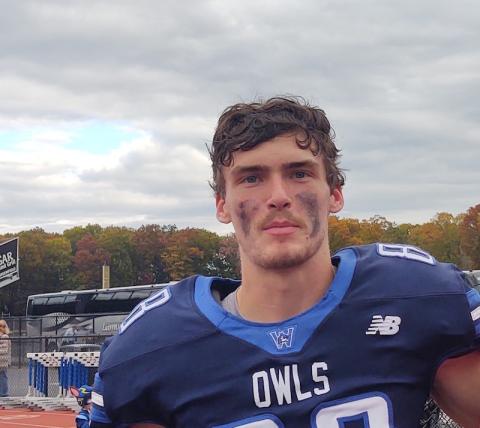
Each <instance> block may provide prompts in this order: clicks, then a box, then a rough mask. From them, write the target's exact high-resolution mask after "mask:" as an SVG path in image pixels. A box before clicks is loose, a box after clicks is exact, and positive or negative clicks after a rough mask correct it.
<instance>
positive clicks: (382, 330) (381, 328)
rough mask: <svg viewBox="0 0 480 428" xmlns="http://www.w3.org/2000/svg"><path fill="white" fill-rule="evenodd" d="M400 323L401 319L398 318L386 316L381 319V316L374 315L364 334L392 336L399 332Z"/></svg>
mask: <svg viewBox="0 0 480 428" xmlns="http://www.w3.org/2000/svg"><path fill="white" fill-rule="evenodd" d="M401 322H402V319H401V318H400V317H396V316H392V315H387V316H386V317H385V318H382V316H381V315H374V316H373V317H372V322H371V323H370V327H368V330H367V331H366V332H365V334H377V333H379V334H380V335H382V336H392V335H394V334H397V333H398V331H399V330H400V327H399V326H400V323H401Z"/></svg>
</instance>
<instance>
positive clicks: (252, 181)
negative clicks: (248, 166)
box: [243, 175, 258, 184]
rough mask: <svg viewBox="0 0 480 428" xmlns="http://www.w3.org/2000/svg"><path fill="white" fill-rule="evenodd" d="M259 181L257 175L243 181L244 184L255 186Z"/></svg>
mask: <svg viewBox="0 0 480 428" xmlns="http://www.w3.org/2000/svg"><path fill="white" fill-rule="evenodd" d="M257 181H258V177H257V176H256V175H249V176H248V177H245V178H244V179H243V182H244V183H248V184H255V183H256V182H257Z"/></svg>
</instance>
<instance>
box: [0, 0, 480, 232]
mask: <svg viewBox="0 0 480 428" xmlns="http://www.w3.org/2000/svg"><path fill="white" fill-rule="evenodd" d="M0 10H1V11H2V12H1V14H0V29H1V30H0V31H1V33H0V35H1V36H0V166H1V168H0V233H6V232H17V231H20V230H26V229H30V228H32V227H37V226H38V227H42V228H44V229H45V230H47V231H62V230H64V229H66V228H69V227H72V226H75V225H84V224H87V223H100V224H101V225H110V224H114V225H126V226H131V227H138V226H139V225H141V224H149V223H158V224H176V225H177V226H179V227H186V226H192V227H205V228H208V229H210V230H213V231H216V232H221V233H223V232H228V231H230V230H231V229H230V228H228V227H224V226H220V225H219V224H218V223H217V221H216V220H215V216H214V200H213V197H212V192H211V190H210V188H209V186H208V180H209V178H210V161H209V158H208V154H207V151H206V148H205V144H207V143H208V142H209V141H210V139H211V137H212V134H213V131H214V127H215V123H216V119H217V118H218V115H219V114H220V113H221V112H222V111H223V109H224V108H225V107H227V106H228V105H231V104H233V103H236V102H239V101H251V100H253V99H255V98H268V97H270V96H273V95H279V94H296V95H302V96H304V97H305V98H307V99H308V100H310V102H311V103H313V104H316V105H318V106H320V107H321V108H323V109H324V110H325V111H326V113H327V116H328V117H329V119H330V121H331V123H332V126H333V128H334V129H335V132H336V143H337V145H338V146H339V147H340V148H341V149H342V153H343V157H342V166H343V167H344V168H346V169H347V183H346V186H345V190H344V191H345V198H346V205H345V208H344V210H343V212H342V216H343V217H355V218H360V219H363V218H365V219H366V218H369V217H371V216H373V215H375V214H378V215H383V216H385V217H387V219H389V220H391V221H394V222H397V223H403V222H413V223H423V222H426V221H428V220H430V219H431V218H432V217H433V216H434V215H435V214H436V213H438V212H442V211H447V212H450V213H453V214H458V213H461V212H465V211H466V210H467V209H468V208H469V207H470V206H473V205H475V204H478V203H480V121H479V119H480V49H479V46H480V25H479V23H480V3H479V2H478V1H476V0H472V1H464V0H460V1H456V2H453V1H439V0H435V1H433V0H431V1H422V2H419V1H409V0H406V1H405V0H403V1H401V2H400V1H398V2H397V1H381V0H378V1H373V0H362V1H356V0H352V1H341V0H338V1H333V0H332V1H326V0H323V1H305V0H302V1H298V0H295V1H282V0H275V1H273V0H272V1H262V0H242V1H236V2H234V1H227V0H218V1H201V0H198V1H181V0H176V1H154V0H152V1H147V0H135V1H133V0H132V1H118V0H116V1H88V0H82V1H68V2H67V1H60V0H58V1H48V0H43V1H36V0H35V1H25V0H24V1H7V0H0Z"/></svg>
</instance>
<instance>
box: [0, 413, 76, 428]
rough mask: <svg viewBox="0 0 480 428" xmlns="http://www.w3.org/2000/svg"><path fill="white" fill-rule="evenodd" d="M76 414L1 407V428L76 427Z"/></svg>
mask: <svg viewBox="0 0 480 428" xmlns="http://www.w3.org/2000/svg"><path fill="white" fill-rule="evenodd" d="M75 416H76V415H75V413H73V412H56V411H43V412H37V411H35V412H33V411H31V410H28V409H15V410H1V409H0V428H75Z"/></svg>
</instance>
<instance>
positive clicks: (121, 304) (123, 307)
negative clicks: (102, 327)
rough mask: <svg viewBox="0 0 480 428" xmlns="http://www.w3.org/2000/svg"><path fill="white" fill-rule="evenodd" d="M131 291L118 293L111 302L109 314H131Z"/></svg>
mask: <svg viewBox="0 0 480 428" xmlns="http://www.w3.org/2000/svg"><path fill="white" fill-rule="evenodd" d="M131 295H132V292H131V291H117V292H116V293H114V295H113V297H112V300H110V303H109V304H110V308H109V309H110V310H109V311H108V312H130V311H131V310H132V302H131V300H130V296H131Z"/></svg>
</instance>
